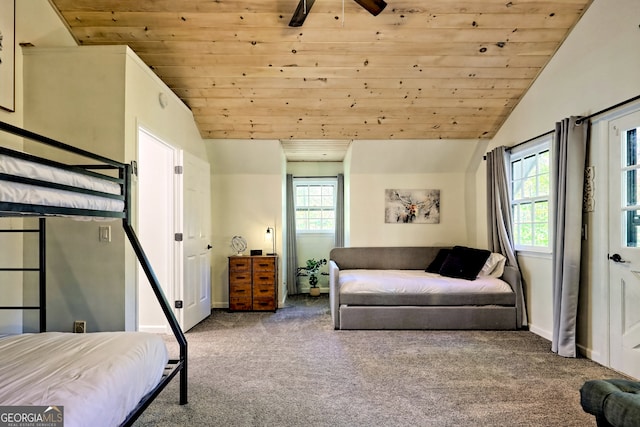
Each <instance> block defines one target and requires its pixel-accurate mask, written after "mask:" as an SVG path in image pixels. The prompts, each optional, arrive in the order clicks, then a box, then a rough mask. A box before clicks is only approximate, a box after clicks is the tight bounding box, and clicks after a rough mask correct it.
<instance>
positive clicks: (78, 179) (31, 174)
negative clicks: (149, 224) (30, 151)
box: [0, 154, 120, 194]
mask: <svg viewBox="0 0 640 427" xmlns="http://www.w3.org/2000/svg"><path fill="white" fill-rule="evenodd" d="M0 172H1V173H6V174H7V175H15V176H21V177H23V178H32V179H38V180H40V181H46V182H56V183H58V184H63V185H70V186H72V187H78V188H84V189H87V190H94V191H101V192H103V193H110V194H120V184H117V183H115V182H112V181H108V180H106V179H100V178H95V177H92V176H87V175H83V174H80V173H74V172H71V171H67V170H63V169H58V168H54V167H51V166H47V165H42V164H40V163H35V162H30V161H27V160H22V159H17V158H15V157H11V156H7V155H4V154H0Z"/></svg>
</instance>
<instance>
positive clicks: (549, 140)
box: [508, 133, 555, 254]
mask: <svg viewBox="0 0 640 427" xmlns="http://www.w3.org/2000/svg"><path fill="white" fill-rule="evenodd" d="M553 135H554V134H553V133H551V134H550V135H545V136H541V137H540V138H537V139H535V140H533V141H530V142H527V143H526V144H522V145H521V146H517V147H514V148H513V149H512V150H510V151H509V159H508V165H509V170H508V179H509V196H510V199H511V200H512V201H513V194H512V184H513V177H512V175H511V171H512V166H511V164H512V162H513V160H518V159H524V158H525V157H527V156H529V155H531V154H535V153H539V152H540V151H544V150H549V163H550V164H549V169H550V170H549V174H550V175H551V176H550V177H549V181H550V182H549V184H550V186H551V188H549V196H548V198H547V201H548V206H549V246H546V247H543V246H529V245H518V244H517V243H516V242H514V246H515V248H514V249H515V250H516V251H517V252H522V253H529V254H532V253H539V254H551V253H552V252H553V229H554V218H553V215H552V212H553V206H554V203H555V197H554V195H553V186H554V180H553V176H552V175H553V167H552V164H553V162H554V159H553V152H552V150H551V149H552V145H553ZM535 199H537V197H536V198H531V201H532V202H533V201H535ZM510 208H511V210H512V211H513V203H511V204H510ZM512 221H513V219H512ZM511 227H512V228H513V227H514V224H513V222H512V224H511Z"/></svg>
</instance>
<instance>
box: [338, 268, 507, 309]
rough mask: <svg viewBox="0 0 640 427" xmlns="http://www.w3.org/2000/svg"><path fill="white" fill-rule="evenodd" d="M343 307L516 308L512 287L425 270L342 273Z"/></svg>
mask: <svg viewBox="0 0 640 427" xmlns="http://www.w3.org/2000/svg"><path fill="white" fill-rule="evenodd" d="M338 285H339V289H340V291H339V292H340V304H348V305H349V304H351V305H492V304H495V305H514V304H515V293H514V292H513V290H512V289H511V286H509V284H508V283H507V282H505V281H503V280H501V279H498V278H495V277H488V276H483V277H478V278H477V279H476V280H464V279H455V278H451V277H444V276H441V275H439V274H434V273H427V272H424V271H422V270H373V269H363V270H340V274H339V276H338Z"/></svg>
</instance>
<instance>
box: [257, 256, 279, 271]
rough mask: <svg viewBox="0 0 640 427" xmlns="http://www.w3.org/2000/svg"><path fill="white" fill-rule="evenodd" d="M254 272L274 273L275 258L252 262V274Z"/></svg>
mask: <svg viewBox="0 0 640 427" xmlns="http://www.w3.org/2000/svg"><path fill="white" fill-rule="evenodd" d="M256 271H276V259H275V258H260V259H254V260H253V272H254V273H255V272H256Z"/></svg>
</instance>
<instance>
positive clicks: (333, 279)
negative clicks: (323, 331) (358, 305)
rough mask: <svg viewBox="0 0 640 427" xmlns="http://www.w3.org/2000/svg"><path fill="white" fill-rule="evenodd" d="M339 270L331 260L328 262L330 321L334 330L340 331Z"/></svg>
mask: <svg viewBox="0 0 640 427" xmlns="http://www.w3.org/2000/svg"><path fill="white" fill-rule="evenodd" d="M339 277H340V268H338V264H336V263H335V261H333V260H329V305H330V306H331V320H332V321H333V327H334V329H340V289H338V279H339Z"/></svg>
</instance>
